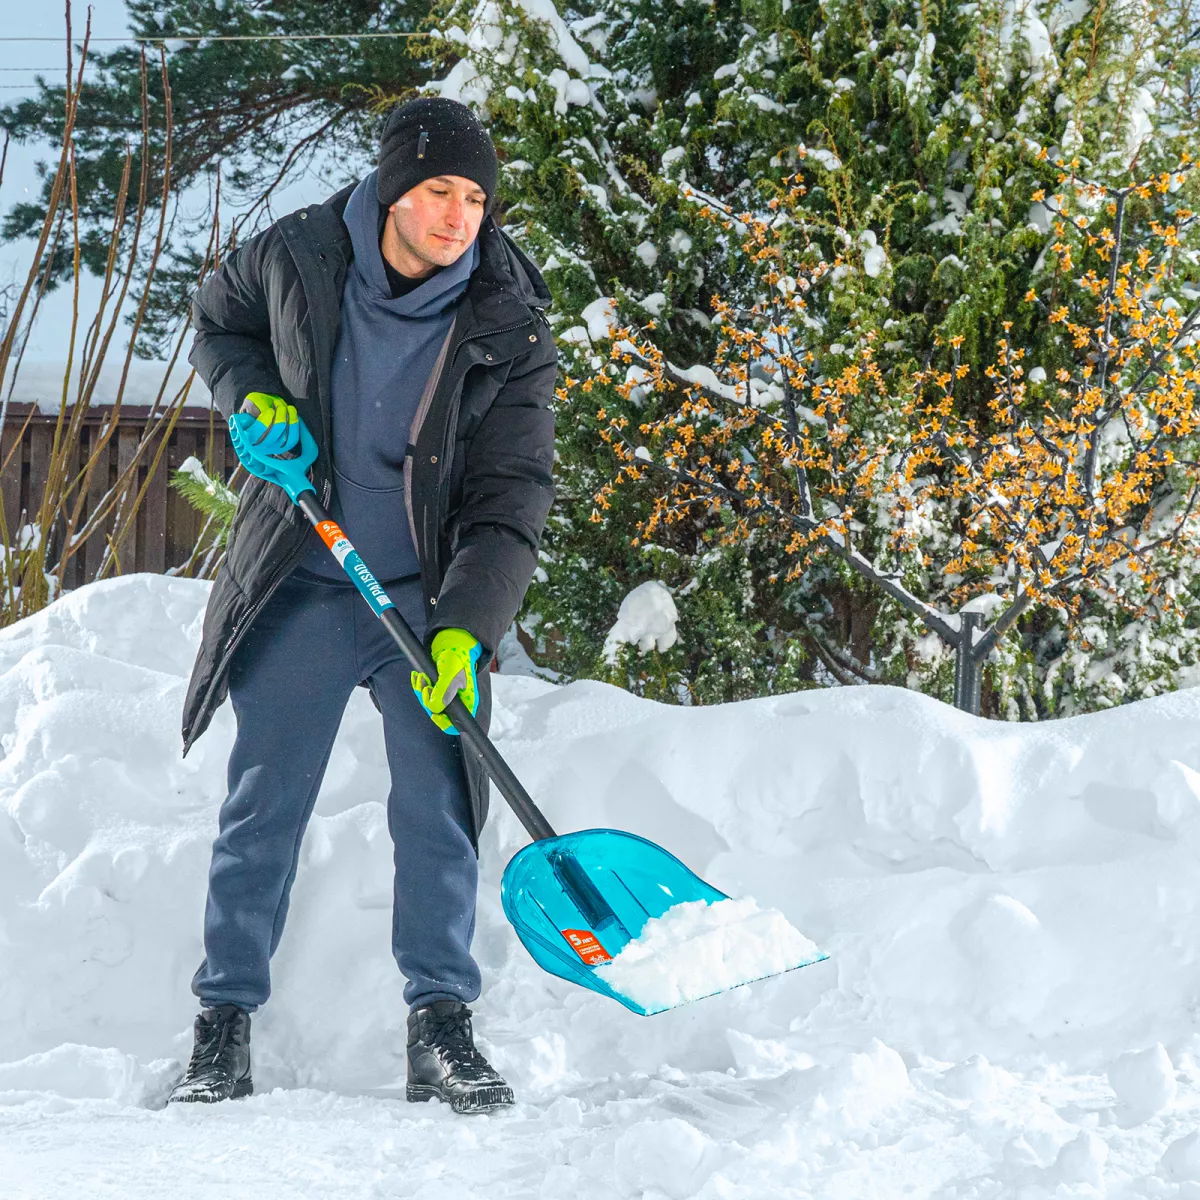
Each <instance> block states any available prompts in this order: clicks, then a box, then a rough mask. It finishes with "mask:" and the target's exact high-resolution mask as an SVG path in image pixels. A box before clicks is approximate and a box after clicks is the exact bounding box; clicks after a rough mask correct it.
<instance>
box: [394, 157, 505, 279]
mask: <svg viewBox="0 0 1200 1200" xmlns="http://www.w3.org/2000/svg"><path fill="white" fill-rule="evenodd" d="M486 204H487V193H486V192H484V190H483V188H481V187H480V186H479V184H477V183H476V182H475V181H474V180H472V179H464V178H463V177H462V176H461V175H436V176H434V178H432V179H426V180H425V181H424V182H423V183H418V184H417V186H416V187H415V188H412V189H411V190H409V191H407V192H405V193H404V195H403V196H401V197H400V199H399V200H397V201H396V203H395V204H393V205H392V206H391V208H389V209H388V221H389V223H390V224H391V226H392V228H393V230H394V231H395V234H396V238H397V239H398V242H399V245H398V246H397V247H396V249H398V250H399V252H400V255H399V256H400V258H401V259H402V262H401V263H399V264H394V265H396V266H397V269H398V270H400V271H402V272H404V274H406V275H412V276H417V277H419V276H421V275H428V274H432V272H434V271H436V270H437V269H438V268H439V267H448V266H450V264H451V263H454V262H457V261H458V260H459V259H460V258H461V257H462V256H463V254H464V253H465V251H466V249H467V247H468V246H470V244H471V243H472V242H473V241H474V240H475V235H476V234H477V233H478V232H479V226H480V224H481V223H482V221H483V212H484V206H485V205H486ZM387 240H390V239H387ZM387 249H388V246H387V245H386V241H385V245H384V251H385V253H386V251H387ZM409 268H413V269H409Z"/></svg>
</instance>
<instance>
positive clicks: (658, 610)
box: [604, 579, 679, 662]
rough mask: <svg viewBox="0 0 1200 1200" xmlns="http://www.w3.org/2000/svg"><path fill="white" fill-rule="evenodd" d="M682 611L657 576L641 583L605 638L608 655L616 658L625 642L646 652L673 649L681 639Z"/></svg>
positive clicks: (619, 611)
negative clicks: (678, 628)
mask: <svg viewBox="0 0 1200 1200" xmlns="http://www.w3.org/2000/svg"><path fill="white" fill-rule="evenodd" d="M678 620H679V612H678V611H677V610H676V608H675V601H674V599H673V598H672V596H671V593H670V592H669V591H668V590H667V588H666V586H665V585H664V584H661V583H659V581H658V580H657V579H649V580H647V581H646V582H645V583H639V584H638V586H637V587H635V588H634V589H633V590H632V591H631V592H630V593H629V594H628V595H627V596H626V597H625V599H624V600H622V601H621V607H620V608H619V609H618V610H617V619H616V622H615V623H614V625H613V627H612V628H611V629H610V630H609V631H608V637H607V638H605V640H604V656H605V658H606V659H607V660H608V661H609V662H614V661H615V660H616V654H617V649H618V647H620V646H621V645H626V644H627V645H630V646H636V647H637V648H638V650H639V651H640V652H641V653H642V654H648V653H649V652H650V651H651V650H660V651H661V650H669V649H670V648H671V647H672V646H673V645H675V643H676V642H677V641H678V640H679V631H678V630H677V629H676V628H675V623H676V622H677V621H678Z"/></svg>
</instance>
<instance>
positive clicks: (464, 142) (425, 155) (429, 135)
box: [379, 96, 498, 210]
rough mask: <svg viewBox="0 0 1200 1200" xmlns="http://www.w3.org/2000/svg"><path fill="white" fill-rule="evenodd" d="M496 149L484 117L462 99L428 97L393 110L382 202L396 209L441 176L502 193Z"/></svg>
mask: <svg viewBox="0 0 1200 1200" xmlns="http://www.w3.org/2000/svg"><path fill="white" fill-rule="evenodd" d="M497 170H498V168H497V165H496V147H495V146H493V145H492V139H491V137H490V136H489V135H488V131H487V130H486V129H484V127H483V126H482V125H481V124H480V122H479V118H478V117H476V116H475V114H474V113H473V112H472V111H471V110H470V109H469V108H468V107H467V106H466V105H465V104H459V102H458V101H457V100H445V99H443V98H442V97H440V96H424V97H422V98H421V99H419V100H410V101H409V102H408V103H407V104H402V105H401V106H400V107H399V108H394V109H392V112H391V114H390V115H389V116H388V119H387V124H386V125H385V126H384V127H383V137H382V138H380V140H379V203H380V204H382V205H383V207H384V208H390V207H391V205H393V204H394V203H395V202H396V201H397V200H399V199H400V197H401V196H403V195H404V193H405V192H407V191H409V190H410V189H411V188H414V187H416V186H417V184H418V183H423V182H424V181H425V180H426V179H432V178H433V177H434V176H435V175H461V176H462V177H463V178H464V179H470V180H473V181H474V182H475V183H477V184H479V186H480V187H481V188H483V190H484V191H485V192H487V207H488V210H490V209H491V207H492V197H493V196H494V195H495V194H496V174H497Z"/></svg>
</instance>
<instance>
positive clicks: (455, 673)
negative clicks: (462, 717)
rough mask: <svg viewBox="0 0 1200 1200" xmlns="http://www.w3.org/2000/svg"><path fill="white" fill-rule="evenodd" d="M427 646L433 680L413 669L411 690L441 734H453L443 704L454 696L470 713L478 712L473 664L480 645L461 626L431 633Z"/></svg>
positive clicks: (456, 732) (480, 647)
mask: <svg viewBox="0 0 1200 1200" xmlns="http://www.w3.org/2000/svg"><path fill="white" fill-rule="evenodd" d="M429 649H430V651H431V652H432V654H433V663H434V666H436V667H437V673H438V677H437V682H436V683H430V681H429V676H428V675H426V674H424V673H423V672H421V671H414V672H413V673H412V690H413V691H414V692H415V693H416V697H417V699H418V700H420V702H421V707H422V708H423V709H424V710H425V711H426V712H427V713H428V714H429V716H430V718H431V719H432V721H433V723H434V724H435V725H436V726H437V727H438V728H439V729H440V730H441V731H442V732H443V733H448V734H451V735H452V736H454V737H457V736H458V730H457V729H455V728H454V726H453V725H451V724H450V718H449V717H447V716H446V705H447V704H449V703H450V701H451V700H453V699H454V697H455V696H458V697H459V699H460V700H462V702H463V703H464V704H465V705H466V706H467V710H468V711H469V712H470V714H471V716H474V715H475V713H476V712H477V711H478V709H479V688H478V686H477V684H476V682H475V664H476V663H478V662H479V658H480V655H481V654H482V653H483V647H482V646H481V645H480V644H479V642H478V641H477V640H476V639H475V638H474V637H472V636H471V634H469V633H468V632H467V631H466V630H465V629H442V630H439V631H438V632H437V633H435V634H434V636H433V642H432V643H431V645H430V647H429Z"/></svg>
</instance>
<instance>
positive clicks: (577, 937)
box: [562, 929, 612, 967]
mask: <svg viewBox="0 0 1200 1200" xmlns="http://www.w3.org/2000/svg"><path fill="white" fill-rule="evenodd" d="M562 935H563V937H565V938H566V939H567V941H568V942H570V943H571V948H572V949H573V950H574V951H575V953H576V954H578V955H579V957H580V958H582V959H583V961H584V962H585V963H587V965H588V966H589V967H596V966H599V965H600V964H601V963H606V962H612V955H611V954H609V952H608V951H607V950H605V948H604V947H603V946H602V945H600V943H599V942H598V941H597V940H596V935H595V934H594V933H593V932H592V931H591V930H590V929H564V930H563V931H562Z"/></svg>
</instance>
